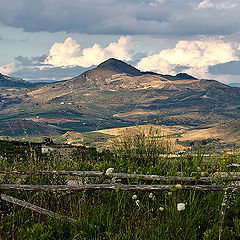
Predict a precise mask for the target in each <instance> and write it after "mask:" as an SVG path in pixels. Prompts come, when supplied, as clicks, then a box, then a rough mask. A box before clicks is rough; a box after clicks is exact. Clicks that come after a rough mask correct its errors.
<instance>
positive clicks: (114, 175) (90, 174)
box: [0, 170, 240, 182]
mask: <svg viewBox="0 0 240 240" xmlns="http://www.w3.org/2000/svg"><path fill="white" fill-rule="evenodd" d="M0 173H2V174H5V173H8V174H25V175H26V174H30V175H36V174H53V175H66V176H76V177H101V176H103V175H104V177H106V178H117V179H135V180H136V179H141V180H147V181H181V182H216V181H218V180H221V181H240V176H239V175H237V173H235V176H226V177H225V176H224V177H223V176H220V175H219V176H215V177H181V176H158V175H144V174H128V173H110V174H105V173H104V172H100V171H65V170H61V171H48V170H35V171H34V170H0ZM232 174H234V173H232Z"/></svg>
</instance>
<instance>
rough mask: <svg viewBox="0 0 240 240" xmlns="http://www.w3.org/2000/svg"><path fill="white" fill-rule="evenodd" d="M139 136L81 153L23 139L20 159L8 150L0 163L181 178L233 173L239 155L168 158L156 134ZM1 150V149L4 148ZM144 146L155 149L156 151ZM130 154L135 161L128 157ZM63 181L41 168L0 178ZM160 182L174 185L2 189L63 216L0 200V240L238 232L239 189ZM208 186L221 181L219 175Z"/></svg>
mask: <svg viewBox="0 0 240 240" xmlns="http://www.w3.org/2000/svg"><path fill="white" fill-rule="evenodd" d="M149 129H151V126H150V127H149ZM151 131H152V132H150V133H151V134H153V135H152V136H155V134H156V132H154V131H153V130H151ZM140 133H141V132H140ZM141 134H142V135H140V136H138V137H136V138H133V137H130V138H128V137H126V138H125V140H124V141H125V142H124V141H122V142H121V144H125V145H124V146H126V148H120V147H119V146H120V145H119V142H116V144H117V145H116V146H115V149H114V151H103V152H102V153H98V152H96V151H94V150H93V149H89V151H88V150H87V149H84V148H83V149H82V152H77V153H76V154H75V155H74V154H69V155H67V154H65V155H61V154H58V153H56V152H52V153H51V154H47V155H46V154H41V153H40V152H38V151H36V150H34V148H33V146H31V144H30V145H26V146H28V148H27V147H26V149H25V150H26V153H25V151H24V153H23V156H24V155H25V157H22V158H20V157H18V156H17V155H16V156H15V158H14V157H13V156H14V155H11V158H10V157H9V158H8V157H7V156H9V155H8V154H7V155H6V156H5V157H4V161H1V169H18V170H21V169H35V170H36V169H46V170H62V169H65V170H102V171H103V170H106V169H107V168H109V167H112V168H114V169H115V171H116V172H129V173H148V174H153V175H165V176H169V175H176V174H177V173H178V172H182V174H183V176H193V175H195V176H200V175H201V172H205V174H207V175H210V174H215V173H217V171H222V170H223V169H224V170H225V171H227V174H229V175H230V174H231V173H230V171H231V172H232V171H239V169H233V168H230V169H229V168H228V167H227V165H229V164H230V163H237V162H238V161H239V160H238V159H239V155H238V153H237V152H234V154H224V155H223V156H218V157H217V158H213V157H211V156H208V157H206V156H204V154H203V153H202V152H201V150H200V149H199V151H198V152H197V153H194V154H189V153H183V154H182V155H180V154H179V155H176V154H175V155H174V156H171V154H168V153H167V149H168V148H165V147H162V148H160V147H159V148H158V146H157V144H156V142H158V138H153V137H152V136H151V135H150V134H149V132H148V135H147V134H146V132H145V133H143V132H142V133H141ZM158 134H159V133H158ZM131 136H132V135H131ZM161 136H162V135H161ZM143 137H146V139H148V141H149V142H150V141H151V143H152V144H153V145H154V144H156V145H154V146H150V144H149V142H148V141H145V140H143V139H142V138H143ZM127 141H129V142H127ZM134 141H136V142H134ZM154 141H155V142H154ZM160 141H163V142H164V141H168V139H166V138H165V139H162V138H160ZM6 144H7V143H6ZM11 144H12V143H11ZM11 144H10V145H11ZM130 144H133V145H134V146H137V147H138V148H139V150H140V151H141V152H140V153H138V151H136V149H131V148H130ZM144 144H146V145H144ZM160 146H166V145H164V144H163V145H160ZM167 146H169V145H167ZM5 149H6V151H7V150H8V148H7V147H6V148H5ZM13 149H14V148H9V150H10V151H14V150H13ZM152 149H155V150H156V153H154V151H153V150H152ZM126 150H127V152H125V151H126ZM146 156H148V158H146ZM136 157H137V158H138V160H137V161H135V158H136ZM141 158H143V160H142V159H141ZM224 159H225V161H223V160H224ZM8 161H9V162H8ZM226 162H227V164H226ZM220 167H221V169H220ZM75 180H76V181H78V182H80V183H83V184H85V183H91V182H95V181H96V180H97V179H95V178H80V179H79V178H78V179H75ZM68 181H69V179H68V178H67V177H66V176H55V175H42V174H39V175H37V176H34V175H31V176H29V177H24V178H22V177H21V178H20V176H19V175H13V174H5V175H1V176H0V183H21V184H56V185H58V184H66V183H67V182H68ZM115 181H119V180H115ZM121 182H122V183H124V184H131V183H132V184H136V183H140V184H144V183H145V182H144V181H143V180H141V179H137V180H135V181H132V180H130V179H127V180H122V181H121ZM167 183H171V184H175V187H173V188H172V189H171V190H169V191H153V192H141V191H132V192H130V191H129V192H128V191H121V190H119V189H118V190H116V191H83V192H42V191H37V192H31V191H29V192H28V191H13V190H11V191H6V192H5V193H6V194H8V195H10V196H13V197H16V198H19V199H21V200H25V201H27V202H30V203H32V204H35V205H37V206H40V207H43V208H45V209H48V210H51V211H53V212H56V213H59V214H60V215H62V216H65V217H63V218H60V219H55V218H49V217H46V216H45V215H40V214H38V213H35V212H31V211H30V210H27V209H24V208H21V207H16V206H15V205H12V204H11V203H6V202H4V201H3V202H2V203H1V207H0V239H24V240H25V239H41V240H42V239H116V240H117V239H164V240H165V239H169V240H170V239H204V240H207V239H208V240H210V239H211V240H212V239H221V240H223V239H226V240H227V239H239V238H240V221H239V219H240V193H239V192H235V191H232V192H231V191H230V192H226V191H216V192H214V191H212V192H211V191H209V192H201V191H196V190H191V191H189V190H188V191H186V190H183V189H182V184H183V183H182V182H174V181H167ZM148 184H156V182H154V181H150V182H148ZM160 184H165V182H160ZM216 184H224V183H223V182H222V181H221V179H220V178H219V180H218V181H217V183H216ZM228 184H229V182H226V186H227V185H228ZM178 206H181V208H179V207H178ZM180 210H181V211H180ZM67 217H70V218H74V219H76V220H77V222H76V224H74V223H69V222H68V219H67Z"/></svg>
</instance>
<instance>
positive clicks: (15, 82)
mask: <svg viewBox="0 0 240 240" xmlns="http://www.w3.org/2000/svg"><path fill="white" fill-rule="evenodd" d="M30 86H32V84H31V83H29V82H27V81H24V80H20V79H15V78H11V77H8V76H5V75H2V74H1V73H0V87H23V88H26V87H30Z"/></svg>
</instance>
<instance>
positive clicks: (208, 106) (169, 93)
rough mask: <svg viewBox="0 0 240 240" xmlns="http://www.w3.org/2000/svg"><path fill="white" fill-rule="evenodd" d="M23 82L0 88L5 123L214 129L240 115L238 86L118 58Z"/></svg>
mask: <svg viewBox="0 0 240 240" xmlns="http://www.w3.org/2000/svg"><path fill="white" fill-rule="evenodd" d="M18 83H19V85H18V84H17V85H14V86H12V87H10V86H4V87H3V86H2V87H1V88H0V102H1V103H0V110H1V112H0V123H6V122H11V121H20V120H23V119H25V120H28V121H33V122H35V123H38V124H46V125H44V126H48V127H50V128H52V127H54V128H55V129H54V131H52V132H55V133H56V134H58V131H57V132H56V128H57V129H60V132H62V131H66V132H67V131H75V132H88V131H94V130H100V129H107V128H116V127H127V126H132V125H135V124H146V123H149V122H151V123H155V122H156V120H159V119H160V120H161V121H162V124H165V125H183V126H190V127H206V126H208V127H209V126H214V125H217V124H221V123H225V122H228V121H234V120H236V119H238V118H239V117H240V89H239V88H236V87H230V86H227V85H225V84H222V83H220V82H218V81H215V80H204V79H196V78H194V77H192V76H190V75H187V74H184V73H180V74H177V75H176V76H170V75H162V74H156V73H152V72H141V71H139V70H138V69H136V68H134V67H133V66H131V65H129V64H126V63H124V62H122V61H119V60H117V59H109V60H107V61H105V62H103V63H101V64H100V65H99V66H97V67H96V68H94V69H92V70H89V71H86V72H84V73H83V74H81V75H80V76H77V77H75V78H72V79H69V80H66V81H61V82H55V83H51V84H45V85H40V86H36V85H35V86H34V87H29V86H28V87H24V86H21V85H20V82H18ZM24 83H25V82H24ZM22 84H23V83H22ZM49 132H51V131H49ZM45 133H47V131H46V132H45ZM34 134H35V133H34Z"/></svg>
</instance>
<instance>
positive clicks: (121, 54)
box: [44, 36, 133, 67]
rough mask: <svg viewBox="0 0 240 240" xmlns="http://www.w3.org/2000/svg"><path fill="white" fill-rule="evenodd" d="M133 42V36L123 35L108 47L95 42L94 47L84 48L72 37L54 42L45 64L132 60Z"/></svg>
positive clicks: (87, 63) (81, 64)
mask: <svg viewBox="0 0 240 240" xmlns="http://www.w3.org/2000/svg"><path fill="white" fill-rule="evenodd" d="M132 47H133V44H132V42H131V37H129V36H126V37H125V36H122V37H120V38H119V40H118V42H113V43H110V44H109V45H108V46H107V47H106V48H102V47H101V46H100V45H99V44H97V43H95V44H94V45H93V46H92V47H89V48H82V47H81V45H80V44H78V43H77V42H76V41H75V40H73V39H72V38H70V37H69V38H67V39H66V40H65V42H64V43H54V44H53V45H52V47H51V49H50V53H49V55H48V57H47V58H46V60H45V61H44V64H48V65H51V66H53V67H69V66H71V67H73V66H81V67H90V66H92V65H98V64H99V63H101V62H103V61H105V60H107V59H109V58H112V57H113V58H118V59H120V60H125V61H129V60H131V54H130V52H131V49H132Z"/></svg>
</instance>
